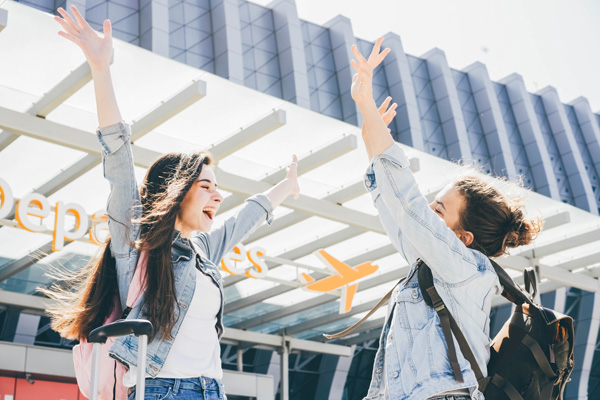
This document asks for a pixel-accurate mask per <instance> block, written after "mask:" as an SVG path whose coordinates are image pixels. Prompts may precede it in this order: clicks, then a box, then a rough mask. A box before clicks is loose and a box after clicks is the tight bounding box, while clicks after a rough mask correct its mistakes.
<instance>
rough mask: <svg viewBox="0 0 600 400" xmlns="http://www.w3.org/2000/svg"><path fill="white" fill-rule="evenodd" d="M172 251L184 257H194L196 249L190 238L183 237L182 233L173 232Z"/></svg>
mask: <svg viewBox="0 0 600 400" xmlns="http://www.w3.org/2000/svg"><path fill="white" fill-rule="evenodd" d="M171 243H172V249H173V251H174V252H175V253H177V255H184V256H187V257H192V256H194V253H195V251H194V248H193V246H192V241H191V240H190V239H188V238H184V237H182V236H181V232H179V231H178V230H174V231H173V240H172V242H171Z"/></svg>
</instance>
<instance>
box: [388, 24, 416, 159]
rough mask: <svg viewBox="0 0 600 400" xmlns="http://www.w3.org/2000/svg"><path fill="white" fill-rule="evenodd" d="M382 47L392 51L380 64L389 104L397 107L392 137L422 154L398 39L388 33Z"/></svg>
mask: <svg viewBox="0 0 600 400" xmlns="http://www.w3.org/2000/svg"><path fill="white" fill-rule="evenodd" d="M383 47H384V48H386V47H389V48H390V49H391V52H390V54H388V56H387V57H386V58H385V60H384V61H383V69H384V71H385V77H386V79H387V82H388V86H389V91H390V96H392V102H394V103H396V104H398V108H397V109H396V113H397V115H396V118H395V119H394V124H395V129H393V128H392V133H395V135H394V136H395V137H394V139H395V140H396V141H397V142H400V143H404V144H406V145H408V146H411V147H413V148H415V149H417V150H421V151H425V145H424V143H423V131H422V128H421V116H420V114H419V106H418V104H417V96H416V95H415V88H414V85H413V81H412V76H411V73H410V66H409V64H408V58H407V57H406V53H405V52H404V48H403V47H402V42H401V41H400V36H398V35H396V34H395V33H387V34H386V35H385V36H384V40H383Z"/></svg>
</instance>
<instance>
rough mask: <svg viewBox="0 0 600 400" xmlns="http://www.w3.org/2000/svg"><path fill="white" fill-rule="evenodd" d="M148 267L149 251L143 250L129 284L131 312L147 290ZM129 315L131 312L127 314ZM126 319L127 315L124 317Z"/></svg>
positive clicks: (128, 307)
mask: <svg viewBox="0 0 600 400" xmlns="http://www.w3.org/2000/svg"><path fill="white" fill-rule="evenodd" d="M147 265H148V251H146V250H143V251H142V252H141V253H140V257H139V258H138V262H137V266H136V268H135V272H134V274H133V278H132V279H131V283H130V284H129V292H128V293H127V304H126V305H127V309H128V310H127V311H129V310H131V309H132V308H133V306H134V305H135V303H137V301H138V300H139V298H140V296H141V295H142V293H143V292H144V290H145V289H146V282H145V278H146V267H147ZM127 314H129V312H127ZM124 317H126V315H124Z"/></svg>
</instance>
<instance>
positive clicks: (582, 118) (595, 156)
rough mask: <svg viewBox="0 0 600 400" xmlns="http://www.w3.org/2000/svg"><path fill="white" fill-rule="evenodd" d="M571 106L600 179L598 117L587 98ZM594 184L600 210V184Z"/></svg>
mask: <svg viewBox="0 0 600 400" xmlns="http://www.w3.org/2000/svg"><path fill="white" fill-rule="evenodd" d="M570 105H571V106H573V108H574V109H575V115H576V116H577V121H578V122H579V128H580V129H581V133H582V134H583V139H584V141H585V145H586V147H587V148H588V151H589V154H590V158H591V159H592V163H594V168H595V169H596V176H597V177H598V179H600V126H599V125H598V120H597V119H596V115H595V114H594V113H593V112H592V109H591V107H590V103H589V102H588V101H587V99H586V98H585V97H578V98H577V99H575V100H573V101H572V102H571V103H570ZM592 184H593V185H594V184H595V185H596V193H597V194H596V207H597V208H598V209H600V194H598V193H599V192H600V182H592Z"/></svg>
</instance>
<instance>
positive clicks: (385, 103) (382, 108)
mask: <svg viewBox="0 0 600 400" xmlns="http://www.w3.org/2000/svg"><path fill="white" fill-rule="evenodd" d="M390 101H392V98H391V97H390V96H388V97H387V98H386V99H385V100H384V101H383V103H381V105H380V106H379V114H382V113H384V112H385V110H387V108H388V106H389V105H390Z"/></svg>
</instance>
